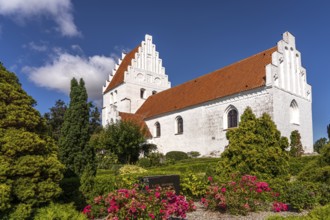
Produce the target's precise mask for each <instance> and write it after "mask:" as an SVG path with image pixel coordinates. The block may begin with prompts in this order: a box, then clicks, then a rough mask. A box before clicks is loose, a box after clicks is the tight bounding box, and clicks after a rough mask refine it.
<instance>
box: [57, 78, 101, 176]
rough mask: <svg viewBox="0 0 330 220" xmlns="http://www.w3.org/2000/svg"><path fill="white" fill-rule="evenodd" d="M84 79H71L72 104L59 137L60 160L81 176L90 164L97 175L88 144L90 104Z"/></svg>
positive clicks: (91, 150) (69, 172)
mask: <svg viewBox="0 0 330 220" xmlns="http://www.w3.org/2000/svg"><path fill="white" fill-rule="evenodd" d="M87 99H88V96H87V91H86V88H85V82H84V80H83V79H80V81H79V83H78V81H77V80H76V79H75V78H73V79H72V80H71V91H70V104H69V107H68V109H67V110H66V112H65V115H64V122H63V125H62V128H61V137H60V139H59V147H60V151H59V155H60V160H61V161H62V162H63V164H64V165H65V166H66V168H67V172H66V173H67V174H68V175H72V174H75V175H77V176H79V177H80V176H81V175H82V174H83V172H84V169H85V167H86V166H87V165H89V166H90V167H92V168H90V169H92V170H93V174H94V175H95V172H96V166H95V155H94V150H93V148H92V147H91V146H90V145H89V144H88V142H89V138H90V134H89V104H88V102H87Z"/></svg>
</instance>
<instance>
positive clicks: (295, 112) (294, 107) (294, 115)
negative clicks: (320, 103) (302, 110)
mask: <svg viewBox="0 0 330 220" xmlns="http://www.w3.org/2000/svg"><path fill="white" fill-rule="evenodd" d="M290 123H291V124H297V125H298V124H299V108H298V104H297V102H296V100H292V102H291V104H290Z"/></svg>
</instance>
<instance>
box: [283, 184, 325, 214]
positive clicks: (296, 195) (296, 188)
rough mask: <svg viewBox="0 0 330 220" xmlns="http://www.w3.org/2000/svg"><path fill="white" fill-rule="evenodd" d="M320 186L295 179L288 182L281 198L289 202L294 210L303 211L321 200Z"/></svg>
mask: <svg viewBox="0 0 330 220" xmlns="http://www.w3.org/2000/svg"><path fill="white" fill-rule="evenodd" d="M317 191H318V186H317V185H316V184H313V183H308V182H300V181H295V182H291V183H288V184H287V189H286V190H285V191H284V192H282V195H280V197H279V198H280V199H283V201H284V202H286V203H288V204H289V205H290V207H291V209H293V210H297V211H299V212H300V211H302V210H304V209H311V208H314V207H315V206H316V205H317V204H318V201H319V198H318V194H317Z"/></svg>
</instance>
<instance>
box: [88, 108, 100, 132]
mask: <svg viewBox="0 0 330 220" xmlns="http://www.w3.org/2000/svg"><path fill="white" fill-rule="evenodd" d="M89 109H90V110H89V134H90V135H92V134H94V133H97V132H100V131H101V130H102V125H101V114H100V111H99V109H98V107H97V106H94V105H93V103H92V102H89Z"/></svg>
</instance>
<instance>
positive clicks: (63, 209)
mask: <svg viewBox="0 0 330 220" xmlns="http://www.w3.org/2000/svg"><path fill="white" fill-rule="evenodd" d="M45 219H47V220H59V219H60V220H71V219H74V220H87V218H86V216H85V215H84V214H82V213H80V212H78V211H76V210H75V208H74V206H73V204H72V203H71V204H58V203H51V204H50V205H48V206H46V207H43V208H40V209H38V210H37V212H36V214H35V216H34V220H45Z"/></svg>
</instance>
